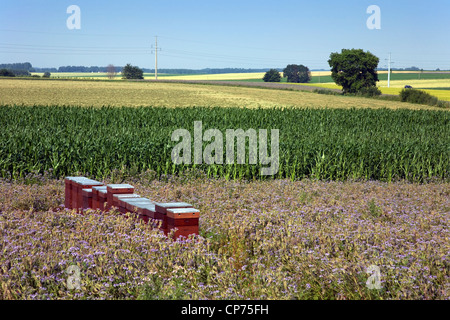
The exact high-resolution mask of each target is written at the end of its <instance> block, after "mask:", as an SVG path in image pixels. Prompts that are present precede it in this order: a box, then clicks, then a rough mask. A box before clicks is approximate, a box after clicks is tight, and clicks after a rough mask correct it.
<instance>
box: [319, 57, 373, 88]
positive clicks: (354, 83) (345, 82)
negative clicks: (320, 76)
mask: <svg viewBox="0 0 450 320" xmlns="http://www.w3.org/2000/svg"><path fill="white" fill-rule="evenodd" d="M379 61H380V59H379V58H378V57H376V56H374V55H373V54H372V53H370V52H364V51H363V50H362V49H342V51H341V53H337V52H334V53H331V54H330V59H329V60H328V64H329V65H330V67H331V78H332V79H333V80H334V82H335V83H336V84H337V85H340V86H342V90H343V92H344V93H357V92H358V91H360V90H361V89H363V88H365V89H367V88H370V87H376V84H377V81H379V80H378V73H377V71H376V68H377V66H378V63H379Z"/></svg>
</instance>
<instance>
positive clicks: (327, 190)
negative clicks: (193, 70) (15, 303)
mask: <svg viewBox="0 0 450 320" xmlns="http://www.w3.org/2000/svg"><path fill="white" fill-rule="evenodd" d="M322 76H324V77H325V76H326V75H322ZM436 80H437V81H446V80H445V79H444V80H439V79H436ZM408 81H413V80H412V79H410V80H408ZM426 81H429V80H426ZM393 83H394V82H391V85H392V84H393ZM411 83H412V82H411ZM436 85H437V84H436V83H434V84H433V88H435V86H436ZM392 89H395V88H392ZM440 91H444V92H445V90H440ZM197 120H201V121H202V122H203V125H204V128H203V129H204V130H207V129H211V128H216V129H219V130H220V131H225V130H226V129H229V128H234V129H236V128H242V129H244V130H246V129H248V128H255V129H268V130H269V131H270V130H272V129H279V130H280V139H279V140H280V170H279V172H278V173H277V175H276V176H274V177H268V178H262V177H261V176H260V175H259V169H260V168H261V165H260V164H257V165H251V164H245V165H238V164H235V165H205V164H203V165H196V166H194V165H174V164H173V163H172V162H171V158H170V152H171V150H172V148H173V146H174V145H175V142H172V141H171V139H170V136H171V133H172V132H173V131H174V130H175V129H179V128H185V129H187V130H189V131H190V132H191V133H192V130H193V124H194V121H197ZM0 125H1V127H2V131H1V133H0V172H1V179H0V232H1V234H2V241H1V242H0V250H1V251H2V255H1V257H0V279H1V284H2V285H1V286H0V299H238V300H240V299H363V300H364V299H425V300H430V299H449V298H450V287H449V283H450V281H449V280H450V274H449V257H448V252H449V245H448V212H449V211H450V203H449V195H450V194H449V190H450V176H449V172H450V170H449V169H450V149H449V146H450V113H449V111H448V110H447V109H442V108H441V109H440V108H434V107H429V106H422V105H413V104H407V103H400V102H396V101H386V100H377V99H365V98H358V97H344V96H331V95H330V96H328V95H319V94H315V93H311V92H304V91H296V90H276V89H262V88H246V87H238V86H218V85H206V84H185V83H154V82H126V81H98V80H95V81H87V80H86V81H84V80H79V81H70V80H52V79H50V80H25V79H9V80H6V79H0ZM205 145H207V143H206V142H204V146H205ZM247 151H248V150H247ZM75 174H83V175H87V176H89V177H91V178H98V179H99V180H101V181H103V182H105V183H121V182H127V183H128V182H130V183H132V184H133V185H134V186H135V188H136V192H137V193H138V194H140V195H142V196H145V197H148V198H149V199H152V200H155V201H185V202H188V203H191V204H192V205H194V206H195V207H196V208H198V209H200V211H201V219H200V236H199V237H192V238H190V239H186V240H185V241H171V240H168V239H167V238H165V237H164V236H163V235H162V234H161V233H160V232H159V231H158V230H157V229H151V228H149V227H148V226H146V225H144V224H142V223H140V222H138V221H135V220H133V219H123V217H121V216H119V215H118V214H117V213H115V212H114V211H113V212H110V213H100V212H98V211H97V212H92V211H88V212H86V214H85V215H84V216H82V215H78V214H75V213H74V212H71V211H69V210H66V209H64V206H63V204H64V183H63V181H62V177H64V176H65V175H75ZM69 265H77V266H79V267H80V269H81V283H82V288H81V290H69V289H68V288H67V286H66V279H67V274H66V272H65V270H66V268H67V267H68V266H69ZM370 265H377V266H378V267H379V268H380V272H381V285H382V289H380V290H374V289H369V288H367V286H366V281H367V280H368V277H369V275H368V273H367V268H368V267H369V266H370Z"/></svg>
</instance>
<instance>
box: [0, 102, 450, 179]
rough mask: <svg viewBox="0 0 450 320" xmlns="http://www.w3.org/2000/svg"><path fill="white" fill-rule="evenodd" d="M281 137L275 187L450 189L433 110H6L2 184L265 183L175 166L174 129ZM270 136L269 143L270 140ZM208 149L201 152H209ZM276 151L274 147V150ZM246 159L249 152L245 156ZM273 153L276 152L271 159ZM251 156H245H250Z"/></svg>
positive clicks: (439, 115)
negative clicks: (149, 178)
mask: <svg viewBox="0 0 450 320" xmlns="http://www.w3.org/2000/svg"><path fill="white" fill-rule="evenodd" d="M194 121H202V123H203V130H207V129H219V130H220V131H221V132H223V133H225V131H226V129H239V128H240V129H243V130H247V129H249V128H253V129H255V130H258V129H268V131H269V132H270V130H271V129H279V132H280V137H279V145H280V152H279V155H280V167H279V171H278V173H277V174H276V175H275V176H274V177H269V178H289V179H291V180H298V179H303V178H312V179H320V180H337V181H344V180H349V179H350V180H380V181H393V180H398V179H406V180H408V181H412V182H426V181H428V180H430V179H438V180H443V181H449V178H450V176H449V169H450V138H449V137H450V113H448V112H446V111H429V110H389V109H379V110H373V109H293V108H264V109H263V108H260V109H242V108H220V107H217V108H209V107H208V108H206V107H193V108H162V107H138V108H127V107H122V108H117V107H101V108H94V107H60V106H32V107H31V106H30V107H28V106H19V105H3V106H0V125H1V127H2V130H1V132H0V175H1V177H3V178H6V179H17V178H21V177H26V176H27V175H28V174H32V173H45V172H49V171H50V172H52V175H53V176H55V177H56V178H60V177H63V176H65V175H73V174H75V173H80V174H84V175H88V176H90V177H95V178H99V179H100V178H103V177H106V176H108V175H110V174H111V172H112V171H113V170H117V169H119V170H125V171H128V172H132V173H136V174H137V173H141V172H145V171H147V170H152V171H154V172H155V173H156V174H157V176H158V177H161V176H162V175H177V174H180V173H182V172H185V171H186V170H192V169H196V170H200V171H203V172H204V173H205V174H206V175H207V176H209V177H224V178H226V179H249V180H252V179H267V177H266V178H264V177H261V176H260V168H261V167H262V165H261V164H259V163H258V164H248V159H247V164H245V165H240V164H231V165H230V164H225V161H223V163H224V164H223V165H218V164H213V165H206V164H202V165H195V164H192V165H186V164H180V165H175V164H173V162H172V161H171V151H172V149H173V147H174V146H175V145H176V144H177V143H176V142H172V141H171V134H172V132H173V131H174V130H176V129H187V130H189V131H190V132H191V136H192V137H193V126H194ZM269 136H270V134H269ZM207 144H208V143H207V142H204V147H205V146H206V145H207ZM269 146H270V144H269ZM247 149H248V146H247ZM269 152H270V150H269ZM247 155H248V150H247Z"/></svg>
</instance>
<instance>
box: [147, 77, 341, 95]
mask: <svg viewBox="0 0 450 320" xmlns="http://www.w3.org/2000/svg"><path fill="white" fill-rule="evenodd" d="M139 81H146V82H167V83H189V84H210V85H221V86H238V87H255V88H267V89H281V90H288V89H289V90H299V91H313V90H316V89H321V88H319V87H314V86H304V85H297V84H289V83H276V82H248V81H220V80H166V79H164V80H151V79H148V80H139ZM327 90H331V91H336V92H341V90H339V89H327Z"/></svg>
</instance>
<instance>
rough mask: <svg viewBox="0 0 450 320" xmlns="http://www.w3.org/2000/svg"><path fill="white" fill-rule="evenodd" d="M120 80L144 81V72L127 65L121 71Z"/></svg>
mask: <svg viewBox="0 0 450 320" xmlns="http://www.w3.org/2000/svg"><path fill="white" fill-rule="evenodd" d="M122 79H144V72H143V71H142V70H141V69H139V68H138V67H135V66H132V65H131V64H129V63H128V64H127V65H126V66H125V67H123V69H122Z"/></svg>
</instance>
